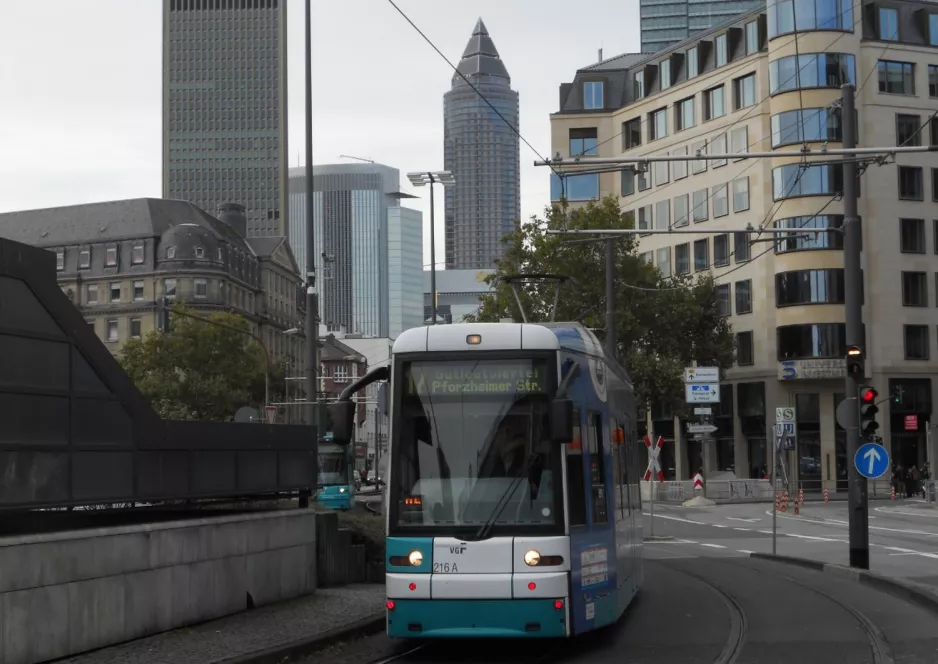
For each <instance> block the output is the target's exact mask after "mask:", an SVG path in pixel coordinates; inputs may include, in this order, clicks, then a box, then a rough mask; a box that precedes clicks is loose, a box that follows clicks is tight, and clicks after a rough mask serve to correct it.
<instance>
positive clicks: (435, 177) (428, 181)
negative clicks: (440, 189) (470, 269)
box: [407, 171, 456, 325]
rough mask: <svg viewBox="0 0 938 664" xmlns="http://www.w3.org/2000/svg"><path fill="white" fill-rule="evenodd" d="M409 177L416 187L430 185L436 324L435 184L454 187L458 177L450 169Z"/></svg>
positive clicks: (433, 318) (432, 305) (432, 291)
mask: <svg viewBox="0 0 938 664" xmlns="http://www.w3.org/2000/svg"><path fill="white" fill-rule="evenodd" d="M407 179H408V180H410V183H411V184H412V185H414V186H415V187H425V186H429V187H430V320H431V323H430V324H431V325H436V233H435V230H436V223H435V221H436V218H435V216H434V213H433V212H434V211H433V208H434V205H433V185H435V184H441V185H443V186H444V187H453V186H455V185H456V178H454V177H453V174H452V173H450V172H449V171H430V172H427V173H408V174H407Z"/></svg>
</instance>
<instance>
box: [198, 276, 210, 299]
mask: <svg viewBox="0 0 938 664" xmlns="http://www.w3.org/2000/svg"><path fill="white" fill-rule="evenodd" d="M195 296H196V297H197V298H200V299H205V298H206V297H208V282H207V281H206V280H205V279H196V280H195Z"/></svg>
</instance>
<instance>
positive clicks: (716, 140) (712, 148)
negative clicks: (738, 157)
mask: <svg viewBox="0 0 938 664" xmlns="http://www.w3.org/2000/svg"><path fill="white" fill-rule="evenodd" d="M707 152H709V153H710V154H711V155H712V156H716V155H718V154H726V153H727V152H728V151H727V149H726V132H724V133H722V134H720V135H719V136H715V137H713V138H711V139H710V145H708V146H707ZM721 166H726V159H711V160H710V167H711V168H720V167H721Z"/></svg>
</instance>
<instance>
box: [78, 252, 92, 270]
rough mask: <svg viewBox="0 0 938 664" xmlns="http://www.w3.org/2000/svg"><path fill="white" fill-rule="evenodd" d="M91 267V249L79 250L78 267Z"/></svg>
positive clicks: (82, 268)
mask: <svg viewBox="0 0 938 664" xmlns="http://www.w3.org/2000/svg"><path fill="white" fill-rule="evenodd" d="M89 267H91V249H81V250H80V251H79V252H78V268H79V269H80V270H87V269H88V268H89Z"/></svg>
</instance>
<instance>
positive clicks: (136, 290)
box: [134, 281, 143, 301]
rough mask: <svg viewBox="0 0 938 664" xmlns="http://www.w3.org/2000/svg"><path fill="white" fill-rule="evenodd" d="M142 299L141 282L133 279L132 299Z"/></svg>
mask: <svg viewBox="0 0 938 664" xmlns="http://www.w3.org/2000/svg"><path fill="white" fill-rule="evenodd" d="M142 299H143V282H142V281H135V282H134V301H140V300H142Z"/></svg>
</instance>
